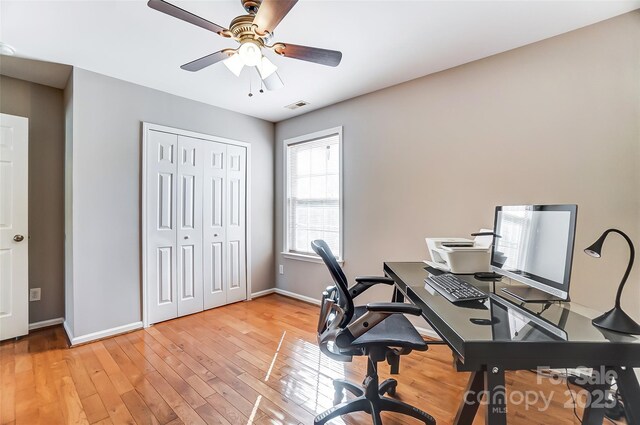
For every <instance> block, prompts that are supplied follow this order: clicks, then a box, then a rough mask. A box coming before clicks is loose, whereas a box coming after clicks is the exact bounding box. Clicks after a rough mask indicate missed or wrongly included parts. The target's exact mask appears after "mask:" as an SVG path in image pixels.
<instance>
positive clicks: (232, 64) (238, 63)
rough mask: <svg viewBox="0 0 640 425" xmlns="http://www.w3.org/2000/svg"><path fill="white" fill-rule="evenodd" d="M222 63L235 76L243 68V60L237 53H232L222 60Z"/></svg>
mask: <svg viewBox="0 0 640 425" xmlns="http://www.w3.org/2000/svg"><path fill="white" fill-rule="evenodd" d="M222 63H224V65H225V66H226V67H227V68H229V71H231V72H233V73H234V74H235V76H236V77H239V76H240V73H241V72H242V68H244V60H242V57H240V55H239V54H238V53H234V54H233V55H231V56H230V57H229V58H228V59H225V60H223V61H222Z"/></svg>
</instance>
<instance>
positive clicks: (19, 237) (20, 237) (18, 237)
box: [13, 235, 24, 242]
mask: <svg viewBox="0 0 640 425" xmlns="http://www.w3.org/2000/svg"><path fill="white" fill-rule="evenodd" d="M13 240H14V241H16V242H22V241H23V240H24V236H22V235H15V236H14V237H13Z"/></svg>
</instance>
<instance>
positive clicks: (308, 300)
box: [274, 288, 320, 305]
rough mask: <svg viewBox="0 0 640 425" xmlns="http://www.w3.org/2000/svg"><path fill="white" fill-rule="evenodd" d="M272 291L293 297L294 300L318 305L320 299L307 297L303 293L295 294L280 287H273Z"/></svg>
mask: <svg viewBox="0 0 640 425" xmlns="http://www.w3.org/2000/svg"><path fill="white" fill-rule="evenodd" d="M274 292H275V293H276V294H278V295H282V296H285V297H289V298H293V299H294V300H299V301H304V302H306V303H309V304H314V305H320V300H316V299H315V298H311V297H307V296H305V295H300V294H296V293H295V292H289V291H285V290H284V289H280V288H275V290H274Z"/></svg>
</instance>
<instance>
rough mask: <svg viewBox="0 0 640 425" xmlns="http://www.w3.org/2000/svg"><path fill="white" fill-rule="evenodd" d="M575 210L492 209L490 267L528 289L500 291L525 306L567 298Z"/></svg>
mask: <svg viewBox="0 0 640 425" xmlns="http://www.w3.org/2000/svg"><path fill="white" fill-rule="evenodd" d="M577 212H578V207H577V205H520V206H501V207H500V206H499V207H496V213H495V219H494V227H493V228H494V232H495V234H496V237H495V239H494V244H493V248H492V251H491V268H492V270H493V271H494V272H496V273H498V274H501V275H503V276H507V277H509V278H511V279H514V280H516V281H518V282H521V283H524V284H526V285H527V286H528V287H525V288H522V287H520V288H518V287H508V288H504V289H503V290H504V291H505V292H507V293H509V294H510V295H513V296H515V297H516V298H519V299H521V300H523V301H530V302H533V301H554V300H563V301H566V300H568V299H569V282H570V279H571V264H572V261H573V245H574V240H575V230H576V215H577ZM540 291H542V292H540Z"/></svg>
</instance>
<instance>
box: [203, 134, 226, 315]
mask: <svg viewBox="0 0 640 425" xmlns="http://www.w3.org/2000/svg"><path fill="white" fill-rule="evenodd" d="M204 157H205V161H204V169H203V173H204V196H203V217H204V227H203V248H204V308H205V309H207V308H213V307H218V306H221V305H224V304H226V303H227V298H226V291H225V286H226V285H225V282H226V279H227V267H225V265H226V258H227V253H226V250H225V237H226V231H225V229H226V226H225V221H226V220H227V217H226V216H227V213H226V207H225V204H226V197H227V183H226V182H227V163H226V161H227V145H225V144H223V143H216V142H207V143H206V145H205V153H204Z"/></svg>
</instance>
